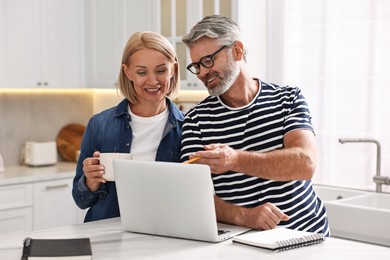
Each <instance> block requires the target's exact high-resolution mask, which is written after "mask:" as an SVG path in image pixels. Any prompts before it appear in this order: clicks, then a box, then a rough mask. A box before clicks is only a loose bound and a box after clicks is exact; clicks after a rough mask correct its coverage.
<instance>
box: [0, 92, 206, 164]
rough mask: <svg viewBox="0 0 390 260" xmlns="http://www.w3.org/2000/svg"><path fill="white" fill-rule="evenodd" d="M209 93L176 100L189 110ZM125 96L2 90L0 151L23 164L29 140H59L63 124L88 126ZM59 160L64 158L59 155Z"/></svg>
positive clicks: (188, 94) (8, 160)
mask: <svg viewBox="0 0 390 260" xmlns="http://www.w3.org/2000/svg"><path fill="white" fill-rule="evenodd" d="M207 95H208V93H207V91H199V90H195V91H194V90H192V91H189V90H188V91H180V93H179V94H178V96H177V97H176V98H175V99H174V100H173V101H174V102H176V103H177V104H178V107H181V108H182V110H183V111H187V110H188V109H189V108H190V107H192V106H193V105H194V103H196V102H197V101H200V100H202V99H203V98H205V97H206V96H207ZM122 99H123V96H122V95H121V94H119V93H118V92H117V91H116V90H115V89H85V90H82V89H78V90H37V89H30V90H28V89H21V90H0V122H1V123H0V153H1V154H2V156H3V159H4V163H5V165H6V166H11V165H18V164H20V150H21V147H22V146H23V145H24V143H25V142H26V141H37V142H46V141H55V140H56V137H57V134H58V132H59V131H60V130H61V128H62V127H63V126H65V125H67V124H70V123H77V124H82V125H85V126H86V125H87V123H88V120H89V118H90V117H91V116H92V115H93V114H96V113H99V112H101V111H103V110H104V109H107V108H110V107H113V106H115V105H117V104H118V103H119V102H120V101H121V100H122ZM58 160H59V161H62V160H63V159H62V158H61V156H60V155H59V154H58Z"/></svg>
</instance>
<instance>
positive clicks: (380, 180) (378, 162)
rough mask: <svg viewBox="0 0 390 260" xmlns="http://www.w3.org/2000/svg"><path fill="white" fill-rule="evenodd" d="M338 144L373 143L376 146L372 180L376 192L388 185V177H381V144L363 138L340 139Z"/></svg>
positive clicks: (389, 179)
mask: <svg viewBox="0 0 390 260" xmlns="http://www.w3.org/2000/svg"><path fill="white" fill-rule="evenodd" d="M339 142H340V143H342V144H344V143H374V144H376V174H375V176H374V178H373V180H374V182H375V183H376V192H378V193H381V192H382V184H385V185H390V177H386V176H381V144H380V143H379V142H378V141H377V140H375V139H365V138H355V139H350V138H340V139H339Z"/></svg>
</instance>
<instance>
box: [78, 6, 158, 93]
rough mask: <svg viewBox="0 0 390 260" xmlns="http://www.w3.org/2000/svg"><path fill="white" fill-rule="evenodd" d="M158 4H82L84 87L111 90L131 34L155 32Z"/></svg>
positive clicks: (114, 84)
mask: <svg viewBox="0 0 390 260" xmlns="http://www.w3.org/2000/svg"><path fill="white" fill-rule="evenodd" d="M156 3H158V0H143V1H139V0H115V1H107V0H87V1H85V32H86V37H85V50H86V86H87V87H88V88H113V87H115V86H116V82H117V79H118V75H119V72H120V68H121V60H122V52H123V49H124V47H125V44H126V42H127V40H128V38H129V37H130V35H131V34H133V33H134V32H137V31H144V30H148V31H156V29H157V16H156V14H157V9H156Z"/></svg>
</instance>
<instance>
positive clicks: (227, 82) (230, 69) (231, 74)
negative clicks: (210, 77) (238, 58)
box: [208, 55, 240, 96]
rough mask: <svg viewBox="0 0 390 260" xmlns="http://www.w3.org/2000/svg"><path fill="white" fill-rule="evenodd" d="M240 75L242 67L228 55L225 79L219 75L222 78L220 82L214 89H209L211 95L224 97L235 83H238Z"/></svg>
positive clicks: (224, 73) (224, 72)
mask: <svg viewBox="0 0 390 260" xmlns="http://www.w3.org/2000/svg"><path fill="white" fill-rule="evenodd" d="M239 73H240V67H239V65H238V64H236V63H235V61H234V60H233V57H232V56H231V55H228V60H227V69H225V70H223V77H220V76H219V75H217V77H218V78H220V80H221V81H220V82H219V83H218V84H217V85H215V86H214V87H213V88H210V89H208V91H209V94H210V95H212V96H220V95H223V94H224V93H225V92H226V91H228V90H229V89H230V87H231V86H232V85H233V83H234V81H236V79H237V76H238V74H239Z"/></svg>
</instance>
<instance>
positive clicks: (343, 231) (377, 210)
mask: <svg viewBox="0 0 390 260" xmlns="http://www.w3.org/2000/svg"><path fill="white" fill-rule="evenodd" d="M314 190H315V191H316V193H317V195H318V196H319V197H320V198H321V199H322V200H323V202H324V203H325V206H326V208H327V211H328V219H329V225H330V229H331V233H332V234H331V235H332V236H334V237H340V238H347V239H352V240H358V241H363V242H369V243H373V244H379V245H385V246H390V194H383V193H374V192H370V191H360V190H353V189H347V188H337V187H327V186H314Z"/></svg>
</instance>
